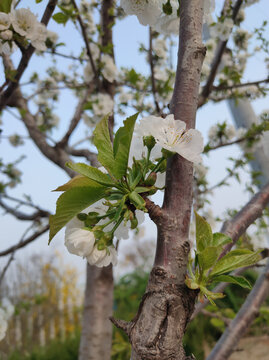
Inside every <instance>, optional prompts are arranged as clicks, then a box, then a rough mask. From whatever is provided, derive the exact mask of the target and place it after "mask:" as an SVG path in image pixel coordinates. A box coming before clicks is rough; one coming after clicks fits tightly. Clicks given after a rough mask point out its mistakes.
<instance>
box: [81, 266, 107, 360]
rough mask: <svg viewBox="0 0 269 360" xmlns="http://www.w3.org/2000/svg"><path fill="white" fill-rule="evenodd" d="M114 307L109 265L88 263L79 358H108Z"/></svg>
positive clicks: (84, 359) (83, 359) (95, 359)
mask: <svg viewBox="0 0 269 360" xmlns="http://www.w3.org/2000/svg"><path fill="white" fill-rule="evenodd" d="M112 309H113V272H112V266H111V265H109V266H107V267H104V268H98V267H96V266H90V265H89V264H87V283H86V291H85V302H84V311H83V318H82V331H81V341H80V348H79V360H110V358H111V355H110V353H111V344H112V324H111V322H110V321H109V318H110V317H111V316H112Z"/></svg>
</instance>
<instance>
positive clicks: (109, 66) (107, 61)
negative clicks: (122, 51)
mask: <svg viewBox="0 0 269 360" xmlns="http://www.w3.org/2000/svg"><path fill="white" fill-rule="evenodd" d="M101 62H102V64H103V69H102V74H103V76H104V78H105V79H106V80H108V81H109V82H113V81H114V80H115V79H116V76H117V67H116V65H115V63H114V60H113V59H112V57H111V56H109V55H107V54H104V55H103V56H102V59H101Z"/></svg>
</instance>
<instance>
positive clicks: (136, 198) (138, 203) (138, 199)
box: [129, 191, 146, 210]
mask: <svg viewBox="0 0 269 360" xmlns="http://www.w3.org/2000/svg"><path fill="white" fill-rule="evenodd" d="M129 199H130V202H131V203H132V204H133V205H134V206H135V207H136V208H137V209H139V210H145V209H146V208H145V205H146V202H145V200H144V199H143V198H142V196H140V195H139V194H138V193H137V192H136V191H132V192H131V193H130V194H129Z"/></svg>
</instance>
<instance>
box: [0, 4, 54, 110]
mask: <svg viewBox="0 0 269 360" xmlns="http://www.w3.org/2000/svg"><path fill="white" fill-rule="evenodd" d="M56 4H57V0H49V2H48V5H47V6H46V9H45V11H44V14H43V16H42V19H41V23H42V24H44V25H45V26H47V25H48V22H49V20H50V18H51V16H52V14H53V11H54V9H55V7H56ZM34 51H35V48H34V47H33V46H32V45H29V46H28V48H27V49H26V50H25V51H24V53H23V55H22V58H21V60H20V63H19V66H18V68H17V69H16V75H15V77H14V81H11V80H9V86H8V87H7V89H6V90H5V91H4V92H3V93H2V94H1V95H0V111H1V110H3V108H4V106H5V105H6V104H7V102H8V100H9V98H10V97H11V95H12V94H13V93H14V91H15V90H16V89H17V88H18V86H19V81H20V79H21V77H22V75H23V73H24V71H25V69H26V68H27V66H28V63H29V61H30V59H31V57H32V55H33V53H34Z"/></svg>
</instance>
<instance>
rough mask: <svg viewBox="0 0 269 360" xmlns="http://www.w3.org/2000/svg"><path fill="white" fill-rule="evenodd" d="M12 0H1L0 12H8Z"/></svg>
mask: <svg viewBox="0 0 269 360" xmlns="http://www.w3.org/2000/svg"><path fill="white" fill-rule="evenodd" d="M11 3H12V0H1V3H0V12H4V13H6V14H8V13H9V12H10V8H11Z"/></svg>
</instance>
